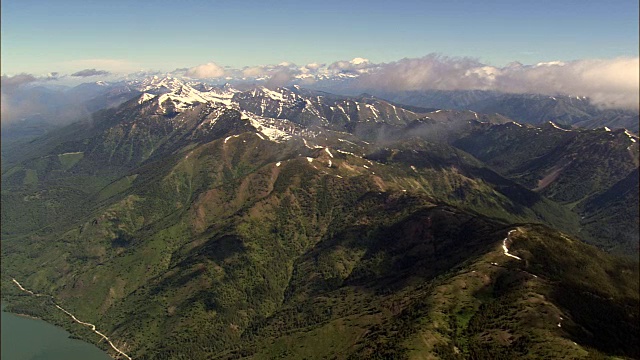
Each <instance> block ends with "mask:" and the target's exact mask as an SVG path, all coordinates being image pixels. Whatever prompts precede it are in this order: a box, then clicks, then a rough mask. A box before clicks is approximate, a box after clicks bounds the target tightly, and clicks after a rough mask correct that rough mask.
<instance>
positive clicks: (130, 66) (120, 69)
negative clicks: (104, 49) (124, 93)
mask: <svg viewBox="0 0 640 360" xmlns="http://www.w3.org/2000/svg"><path fill="white" fill-rule="evenodd" d="M58 66H59V67H60V68H61V69H62V70H63V71H69V72H75V71H78V70H80V69H91V68H95V69H103V70H106V71H109V72H113V73H121V74H123V73H130V72H134V71H137V70H140V68H141V67H140V65H139V64H136V63H134V62H131V61H128V60H122V59H81V60H72V61H65V62H62V63H59V64H58Z"/></svg>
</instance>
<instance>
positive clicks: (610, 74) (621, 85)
mask: <svg viewBox="0 0 640 360" xmlns="http://www.w3.org/2000/svg"><path fill="white" fill-rule="evenodd" d="M639 68H640V61H639V58H637V57H636V58H617V59H606V60H603V59H599V60H575V61H569V62H560V61H553V62H545V63H538V64H535V65H522V64H520V63H511V64H509V65H507V66H504V67H493V66H488V65H485V64H482V63H480V62H478V61H477V60H475V59H471V58H449V57H443V56H439V55H428V56H425V57H422V58H418V59H402V60H400V61H396V62H392V63H387V64H382V65H381V66H380V67H379V68H378V70H377V71H373V72H369V73H367V74H364V75H362V76H361V77H359V78H358V79H357V81H355V82H354V84H353V86H354V87H356V88H362V89H367V88H381V89H384V90H390V91H407V90H495V91H501V92H507V93H537V94H545V95H557V94H564V95H573V96H586V97H588V98H590V99H591V100H592V101H593V102H594V103H595V104H598V105H601V106H605V107H624V108H632V109H638V98H639V96H640V90H639V89H640V81H639V77H640V74H639Z"/></svg>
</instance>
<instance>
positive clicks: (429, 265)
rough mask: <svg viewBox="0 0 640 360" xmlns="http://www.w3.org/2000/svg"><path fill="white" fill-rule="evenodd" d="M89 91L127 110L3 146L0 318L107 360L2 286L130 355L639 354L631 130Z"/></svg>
mask: <svg viewBox="0 0 640 360" xmlns="http://www.w3.org/2000/svg"><path fill="white" fill-rule="evenodd" d="M97 86H103V85H100V84H96V85H95V89H94V90H95V91H99V89H98V88H97ZM107 86H108V87H109V91H108V92H107V93H112V92H113V91H115V93H112V94H115V95H116V97H117V96H118V94H122V95H123V98H124V97H129V96H132V97H130V98H129V99H128V100H126V101H125V102H123V103H122V104H120V105H117V106H114V107H107V108H103V109H101V110H99V111H97V112H94V113H92V115H91V117H90V118H87V119H85V120H83V121H80V122H77V123H75V124H72V125H70V126H67V127H64V128H59V129H56V130H53V131H51V132H49V133H47V134H45V135H44V136H41V137H39V138H37V139H34V140H32V141H30V142H28V143H26V144H21V145H20V146H8V147H6V148H4V149H3V168H2V202H1V204H2V212H1V216H2V229H1V231H2V247H0V250H1V252H2V262H1V266H2V272H1V273H0V274H1V286H2V288H1V290H2V294H3V297H4V299H5V300H8V303H9V307H8V310H12V311H15V312H19V313H23V314H28V315H32V316H38V317H41V318H43V319H45V320H47V321H49V322H52V323H55V324H58V325H61V326H64V327H65V328H66V329H68V330H69V331H71V332H72V333H73V334H74V335H75V336H77V337H79V338H81V339H84V340H86V341H89V342H93V343H97V345H98V346H100V347H101V348H103V349H105V351H109V352H111V353H113V355H114V356H115V353H114V350H113V349H112V348H111V346H110V345H109V344H108V343H106V342H104V341H102V340H101V338H98V337H97V335H96V334H95V333H94V332H91V331H89V330H88V328H87V327H84V326H81V325H78V324H77V323H73V322H70V320H69V317H68V314H65V313H64V312H62V311H60V310H59V309H58V308H57V307H56V306H55V305H54V304H53V303H52V302H51V298H49V297H45V296H39V297H38V296H31V295H29V293H28V292H26V291H24V290H21V289H20V288H19V287H17V286H16V282H15V281H14V280H16V281H19V282H20V284H22V285H21V286H24V288H26V289H30V291H33V292H34V293H39V294H48V295H51V296H52V299H54V300H55V304H58V306H61V307H63V308H64V309H66V310H67V311H69V312H71V313H73V314H74V316H76V318H77V319H82V321H85V322H89V323H92V324H96V327H97V328H98V329H99V331H100V332H101V333H104V334H107V336H109V338H110V340H111V341H112V343H113V344H114V345H115V346H117V347H118V349H120V350H121V351H123V352H124V353H126V354H128V356H130V357H131V358H136V359H215V358H217V359H238V358H253V359H262V358H264V359H271V358H291V359H297V358H345V359H358V358H363V359H364V358H367V359H369V358H376V357H377V358H392V359H403V358H426V357H437V358H450V359H451V358H454V359H455V358H478V359H498V358H503V359H514V358H544V357H547V358H572V357H575V358H580V357H587V356H589V357H598V356H605V355H606V356H619V357H630V358H639V357H640V348H639V347H638V345H637V344H638V341H636V340H637V339H638V337H639V336H640V334H639V329H638V326H637V324H638V318H639V316H640V315H639V313H638V305H639V304H640V299H639V297H638V291H639V289H638V281H639V272H638V266H637V265H638V264H637V259H634V258H633V256H631V257H630V256H629V255H630V254H631V252H632V251H636V252H637V248H638V247H637V246H638V245H637V244H638V241H637V239H636V238H633V236H630V235H628V233H631V232H632V231H633V230H634V228H633V226H635V227H636V229H637V215H634V214H637V211H636V213H633V211H631V210H630V207H631V206H632V205H634V201H635V204H636V205H637V201H638V197H637V191H633V190H632V189H631V187H632V186H634V184H637V181H638V177H637V170H638V151H639V148H638V138H637V136H635V135H634V134H632V133H630V132H627V131H624V130H613V131H607V130H605V129H598V130H584V129H582V130H567V129H563V128H562V127H560V126H558V125H556V124H554V123H547V124H543V125H542V126H533V125H527V124H524V125H523V124H519V123H517V122H514V121H513V120H512V119H510V118H508V117H505V116H503V115H499V114H483V113H480V112H476V111H473V110H433V109H428V108H426V109H425V108H416V107H403V106H400V105H397V104H396V103H391V102H387V101H384V100H380V99H378V98H376V97H373V96H370V95H361V96H356V97H344V96H337V95H332V94H329V93H323V92H318V91H312V90H307V89H303V88H300V87H292V88H274V89H269V88H266V87H260V86H258V87H251V88H248V89H246V88H245V89H236V88H234V87H232V86H229V85H224V86H209V85H206V84H198V83H189V82H184V81H181V80H179V79H175V78H161V77H154V78H147V79H144V80H140V81H135V82H129V83H127V84H119V85H114V84H111V85H107ZM125 88H126V89H128V90H125ZM91 91H93V90H91ZM87 92H90V90H89V89H87ZM105 94H106V93H105ZM134 94H135V95H134ZM89 97H90V96H89ZM91 98H92V99H96V97H91ZM634 171H635V172H634ZM634 174H635V175H634ZM636 189H637V188H636ZM636 210H637V209H636ZM621 214H625V215H624V216H621ZM634 216H635V217H634ZM634 221H635V223H634ZM634 224H635V225H634ZM614 227H616V228H614ZM625 227H626V228H625ZM627 230H628V231H627ZM581 240H583V241H588V242H591V243H595V244H597V245H598V246H600V247H601V248H604V249H606V250H609V251H611V252H613V253H623V252H627V254H626V255H627V257H616V256H615V255H611V254H607V253H605V252H603V251H602V250H600V249H598V248H596V247H594V246H591V245H587V244H585V243H583V241H581ZM634 246H635V248H634Z"/></svg>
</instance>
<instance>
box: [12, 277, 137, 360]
mask: <svg viewBox="0 0 640 360" xmlns="http://www.w3.org/2000/svg"><path fill="white" fill-rule="evenodd" d="M11 280H13V282H14V283H15V284H16V285H17V286H18V288H19V289H20V290H22V291H24V292H26V293H28V294H30V295H33V296H46V297H49V298H51V301H52V302H53V305H55V307H57V308H58V309H60V310H62V311H63V312H64V313H65V314H67V315H69V316H70V317H71V318H72V319H73V321H75V322H77V323H78V324H80V325H84V326H88V327H90V328H91V330H92V331H93V332H94V333H96V334H98V335H100V337H102V338H103V339H104V340H106V341H107V342H108V343H109V345H111V347H112V348H113V350H115V351H116V352H118V353H119V354H120V355H122V356H124V357H125V358H127V359H129V360H132V359H131V357H130V356H129V355H127V354H125V353H124V352H123V351H122V350H120V349H118V348H117V347H116V346H115V345H114V344H113V343H112V342H111V340H110V339H109V338H108V337H107V336H106V335H104V334H103V333H101V332H100V331H98V330H97V329H96V326H95V325H93V324H90V323H87V322H84V321H80V320H78V318H76V317H75V315H73V314H72V313H70V312H68V311H67V310H65V309H64V308H63V307H62V306H60V305H58V304H57V303H56V302H55V301H53V296H51V295H46V294H37V293H34V292H33V291H31V290H29V289H25V288H24V287H23V286H22V285H21V284H20V283H19V282H18V280H16V279H14V278H11Z"/></svg>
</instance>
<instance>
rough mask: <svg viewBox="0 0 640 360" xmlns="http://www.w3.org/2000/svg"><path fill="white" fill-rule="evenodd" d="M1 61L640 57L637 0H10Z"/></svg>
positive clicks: (102, 64)
mask: <svg viewBox="0 0 640 360" xmlns="http://www.w3.org/2000/svg"><path fill="white" fill-rule="evenodd" d="M1 7H2V19H1V20H2V22H1V46H2V52H1V53H2V57H1V61H2V62H1V68H2V69H1V71H2V73H3V74H9V75H15V74H19V73H29V74H36V75H42V74H46V73H50V72H59V73H69V74H70V73H74V72H78V71H82V70H86V69H97V71H109V72H122V73H124V72H132V71H137V70H160V71H170V70H173V69H176V68H191V67H194V66H197V65H201V64H206V63H210V62H211V63H215V64H217V65H219V66H221V67H232V68H242V67H245V66H256V65H266V64H278V63H281V62H284V61H287V62H292V63H296V64H308V63H332V62H335V61H338V60H350V59H353V58H356V57H362V58H366V59H369V60H370V61H371V62H373V63H387V62H393V61H398V60H400V59H403V58H420V57H423V56H425V55H427V54H432V53H437V54H443V55H445V56H450V57H471V58H474V59H477V60H478V61H480V62H482V63H483V64H488V65H491V66H505V65H506V64H508V63H510V62H513V61H519V62H521V63H524V64H536V63H539V62H548V61H555V60H560V61H572V60H581V59H613V58H619V57H637V56H638V3H637V1H635V0H631V1H630V0H607V1H601V0H597V1H591V0H587V1H585V0H581V1H575V0H553V1H548V0H536V1H513V0H509V1H506V0H493V1H477V0H450V1H441V0H440V1H419V0H415V1H361V0H354V1H344V0H341V1H335V0H323V1H266V0H262V1H253V0H245V1H232V0H219V1H194V0H184V1H175V0H173V1H164V0H159V1H121V0H111V1H87V0H82V1H35V0H3V1H2V3H1Z"/></svg>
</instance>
